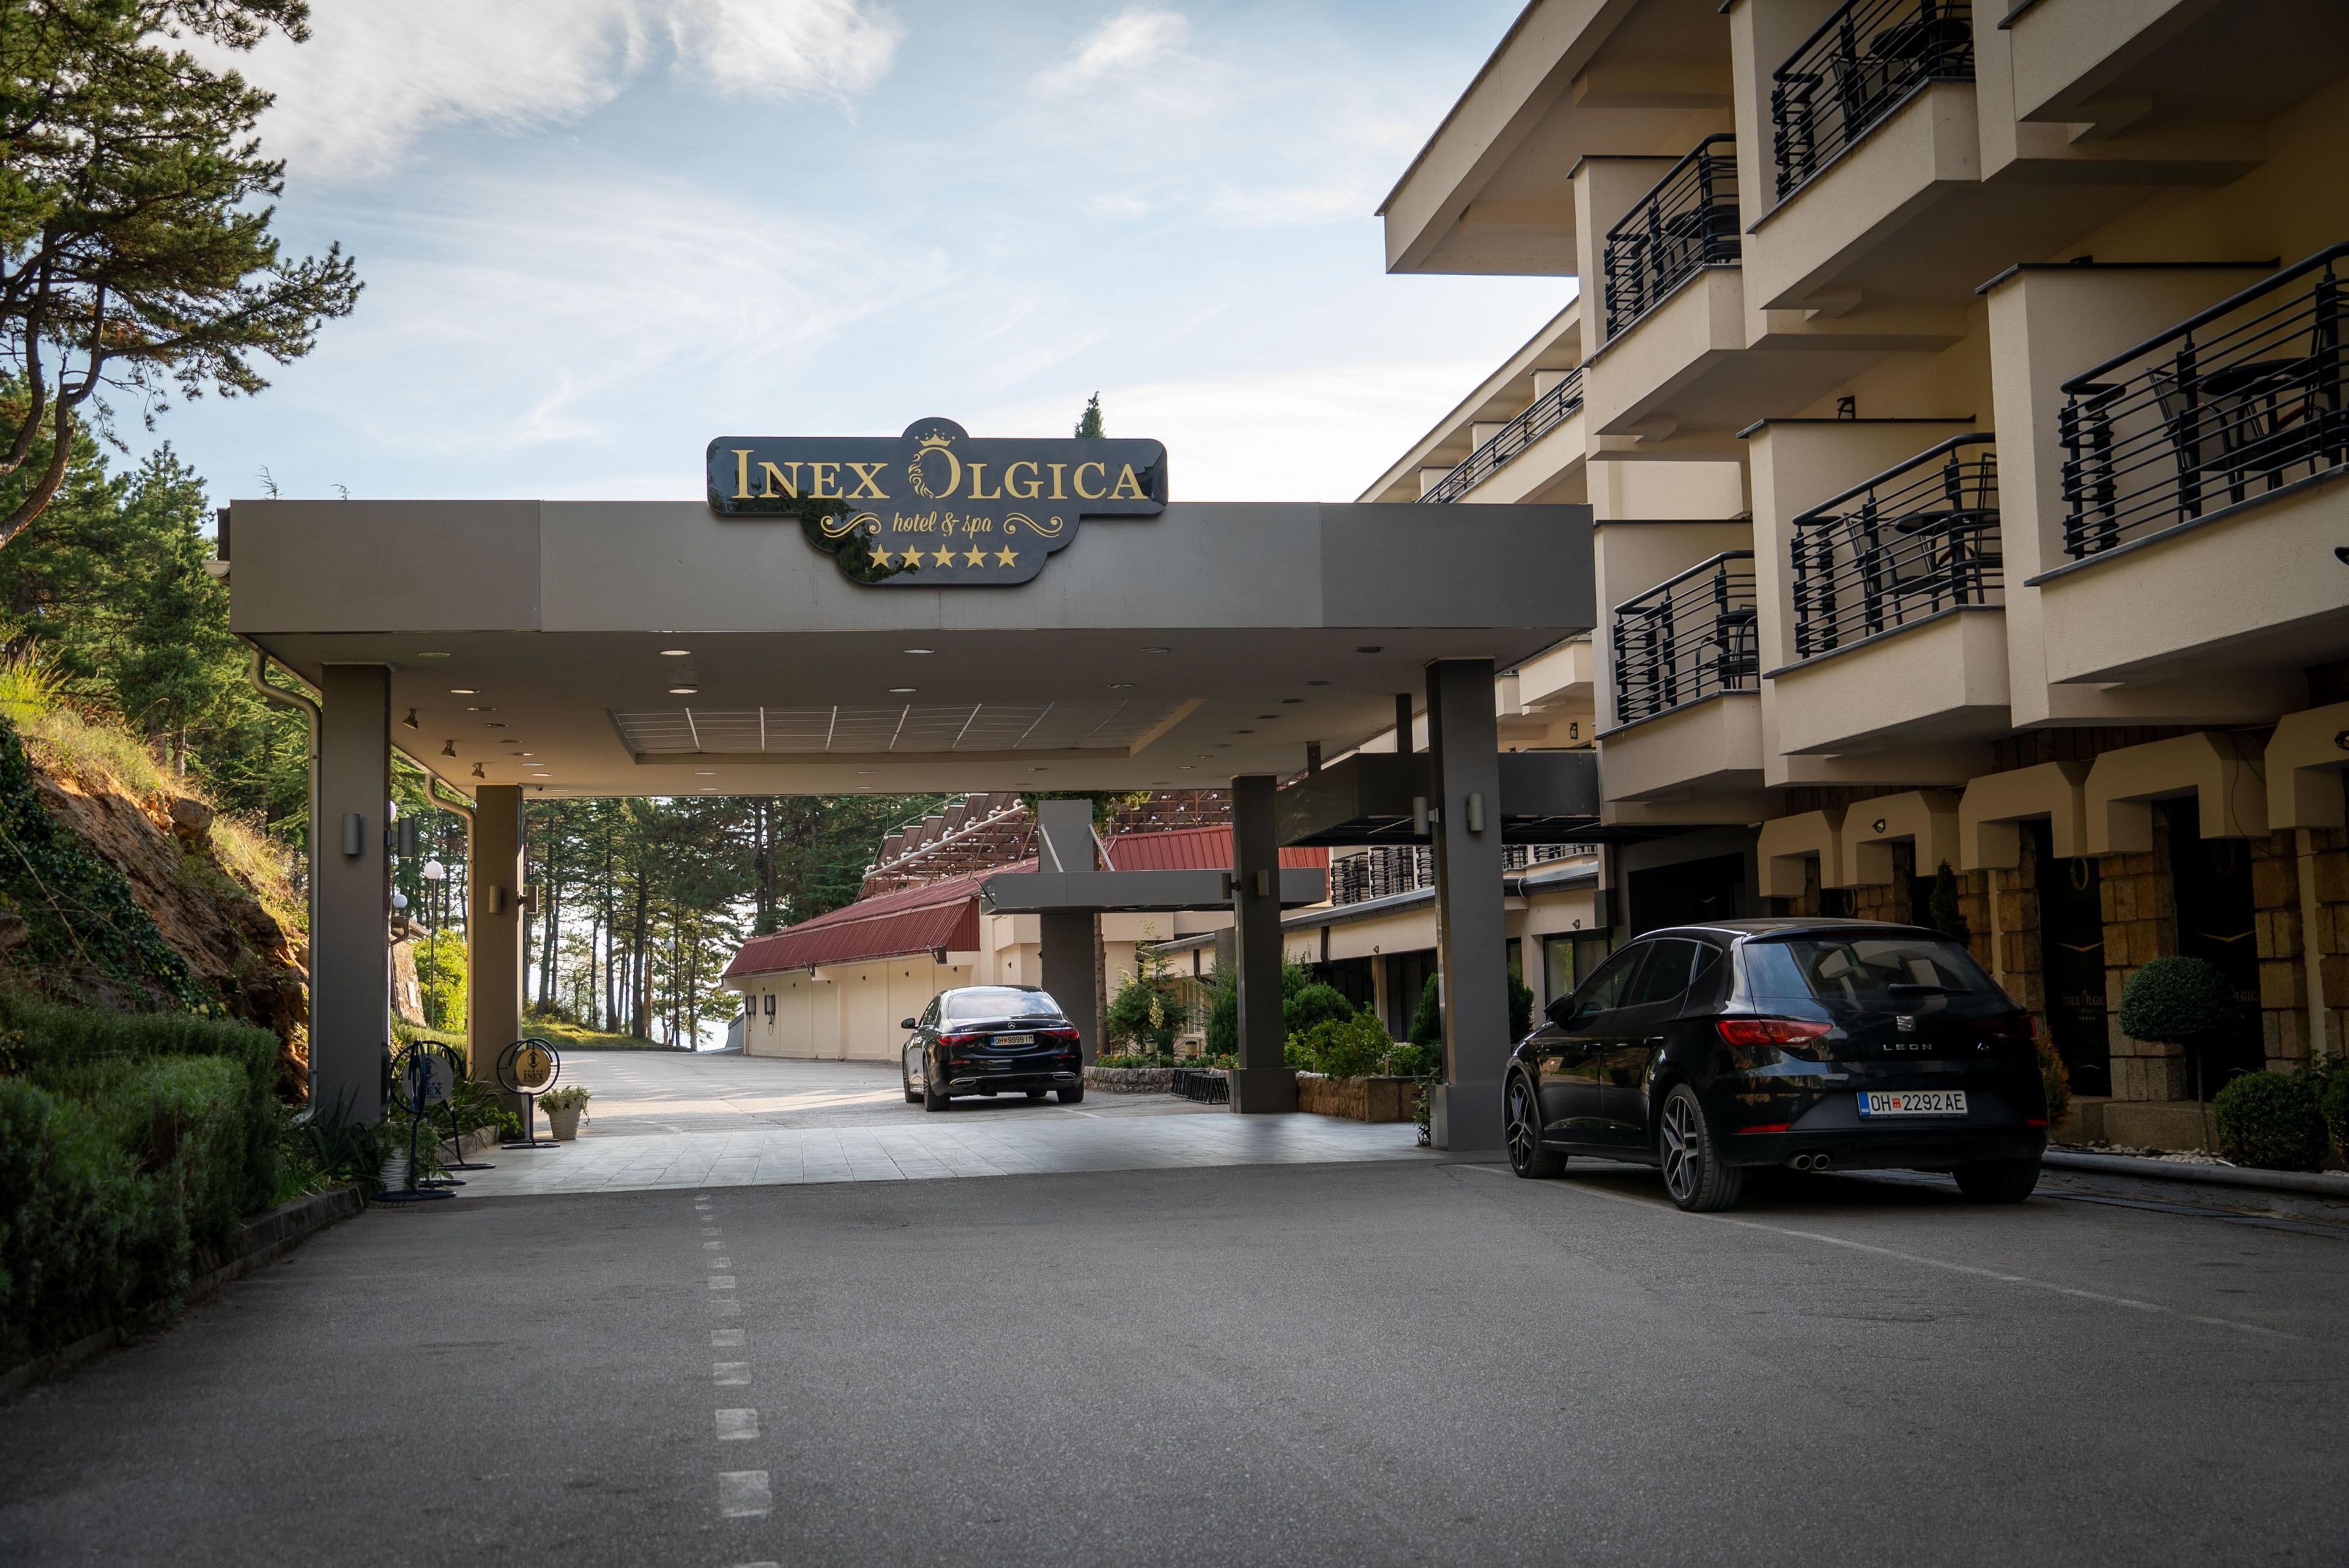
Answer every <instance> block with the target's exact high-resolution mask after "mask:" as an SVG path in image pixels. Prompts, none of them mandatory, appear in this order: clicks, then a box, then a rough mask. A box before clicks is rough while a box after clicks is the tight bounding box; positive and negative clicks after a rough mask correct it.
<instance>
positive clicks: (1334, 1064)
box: [1288, 1013, 1395, 1078]
mask: <svg viewBox="0 0 2349 1568" xmlns="http://www.w3.org/2000/svg"><path fill="white" fill-rule="evenodd" d="M1288 1043H1289V1046H1290V1047H1291V1053H1290V1057H1289V1065H1290V1066H1291V1067H1296V1068H1304V1069H1305V1070H1307V1071H1309V1072H1317V1073H1327V1074H1328V1075H1329V1076H1330V1077H1331V1078H1370V1077H1372V1076H1375V1075H1379V1074H1383V1073H1385V1072H1386V1071H1387V1070H1388V1062H1389V1058H1391V1057H1392V1056H1393V1055H1394V1050H1395V1043H1394V1041H1393V1039H1392V1037H1389V1036H1388V1034H1387V1030H1386V1026H1385V1025H1384V1024H1381V1023H1380V1022H1379V1021H1378V1020H1377V1019H1376V1018H1373V1017H1371V1016H1370V1015H1369V1014H1368V1013H1361V1014H1357V1015H1356V1016H1353V1017H1350V1018H1324V1019H1322V1020H1321V1021H1320V1022H1319V1023H1318V1024H1316V1025H1314V1026H1312V1027H1311V1028H1310V1029H1308V1030H1307V1031H1306V1032H1305V1033H1304V1034H1303V1035H1301V1036H1299V1035H1291V1036H1290V1037H1289V1039H1288Z"/></svg>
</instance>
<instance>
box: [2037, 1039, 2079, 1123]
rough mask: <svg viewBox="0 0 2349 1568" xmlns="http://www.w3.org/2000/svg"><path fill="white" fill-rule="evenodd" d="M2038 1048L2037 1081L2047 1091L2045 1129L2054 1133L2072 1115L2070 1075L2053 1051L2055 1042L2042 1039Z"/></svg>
mask: <svg viewBox="0 0 2349 1568" xmlns="http://www.w3.org/2000/svg"><path fill="white" fill-rule="evenodd" d="M2038 1048H2039V1081H2040V1083H2041V1084H2042V1085H2043V1086H2044V1088H2046V1090H2047V1128H2048V1130H2049V1131H2051V1132H2052V1131H2054V1130H2055V1129H2056V1128H2058V1127H2061V1126H2063V1125H2064V1118H2065V1117H2067V1116H2069V1115H2071V1114H2072V1075H2071V1073H2070V1072H2069V1071H2068V1070H2066V1069H2065V1068H2064V1058H2063V1057H2062V1056H2060V1055H2058V1054H2057V1052H2056V1049H2055V1042H2054V1041H2053V1040H2045V1039H2043V1040H2041V1041H2040V1042H2039V1043H2038Z"/></svg>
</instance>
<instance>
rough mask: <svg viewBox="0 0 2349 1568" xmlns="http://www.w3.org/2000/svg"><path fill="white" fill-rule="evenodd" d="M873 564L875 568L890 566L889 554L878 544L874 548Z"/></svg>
mask: <svg viewBox="0 0 2349 1568" xmlns="http://www.w3.org/2000/svg"><path fill="white" fill-rule="evenodd" d="M873 564H874V565H875V566H886V565H888V564H889V552H887V551H885V550H884V549H882V548H881V547H880V546H879V545H877V544H876V545H874V547H873Z"/></svg>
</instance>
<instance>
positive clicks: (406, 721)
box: [399, 707, 417, 729]
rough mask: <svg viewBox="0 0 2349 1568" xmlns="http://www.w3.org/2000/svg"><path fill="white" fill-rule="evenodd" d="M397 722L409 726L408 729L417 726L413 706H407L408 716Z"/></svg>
mask: <svg viewBox="0 0 2349 1568" xmlns="http://www.w3.org/2000/svg"><path fill="white" fill-rule="evenodd" d="M399 722H400V723H402V724H404V725H406V726H408V727H409V728H410V729H414V728H415V727H417V726H416V710H415V709H414V708H412V707H411V708H409V710H408V717H406V718H403V719H401V720H400V721H399Z"/></svg>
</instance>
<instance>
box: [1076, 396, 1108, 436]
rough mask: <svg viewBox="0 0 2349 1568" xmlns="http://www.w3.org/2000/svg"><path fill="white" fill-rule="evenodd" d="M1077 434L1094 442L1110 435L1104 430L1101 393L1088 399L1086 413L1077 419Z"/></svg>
mask: <svg viewBox="0 0 2349 1568" xmlns="http://www.w3.org/2000/svg"><path fill="white" fill-rule="evenodd" d="M1077 434H1078V435H1080V436H1082V437H1086V438H1091V439H1094V440H1098V439H1100V438H1102V437H1103V436H1106V435H1108V434H1109V432H1108V431H1107V430H1105V429H1103V428H1102V411H1101V394H1100V393H1098V392H1096V393H1094V394H1093V395H1092V397H1090V398H1088V399H1086V402H1085V411H1084V412H1083V413H1082V414H1081V415H1080V416H1078V418H1077Z"/></svg>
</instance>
